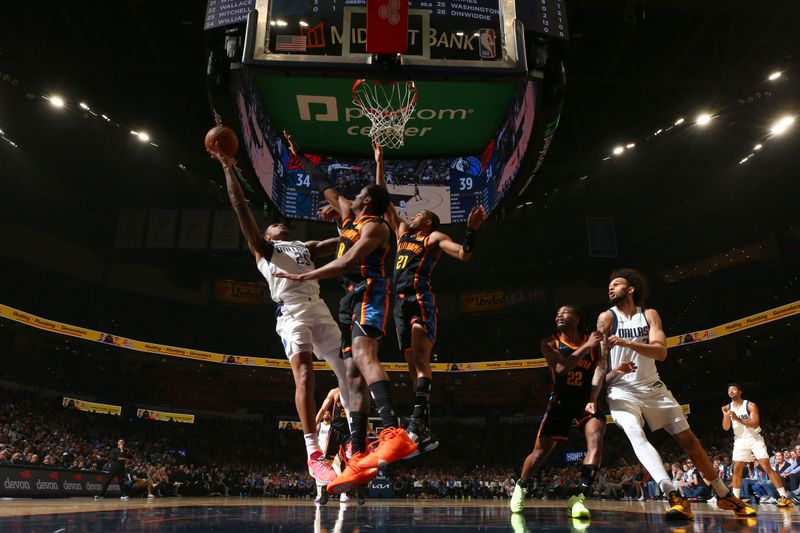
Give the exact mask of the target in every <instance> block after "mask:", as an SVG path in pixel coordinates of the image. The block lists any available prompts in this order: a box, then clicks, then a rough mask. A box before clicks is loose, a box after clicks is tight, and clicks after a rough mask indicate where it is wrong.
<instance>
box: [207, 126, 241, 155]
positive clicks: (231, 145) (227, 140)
mask: <svg viewBox="0 0 800 533" xmlns="http://www.w3.org/2000/svg"><path fill="white" fill-rule="evenodd" d="M215 142H216V143H217V147H218V148H219V151H220V152H222V153H223V154H225V155H226V156H228V157H233V156H234V154H236V150H238V149H239V139H238V138H237V137H236V134H235V133H234V132H233V130H232V129H230V128H226V127H225V126H214V127H213V128H211V129H210V130H208V133H206V141H205V143H206V150H208V151H209V152H211V151H212V150H213V149H214V143H215Z"/></svg>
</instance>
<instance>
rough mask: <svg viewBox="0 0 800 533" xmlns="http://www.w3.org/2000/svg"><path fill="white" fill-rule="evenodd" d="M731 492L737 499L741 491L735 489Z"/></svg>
mask: <svg viewBox="0 0 800 533" xmlns="http://www.w3.org/2000/svg"><path fill="white" fill-rule="evenodd" d="M732 491H733V495H734V496H736V497H737V498H738V497H739V495H740V494H741V493H742V489H737V488H735V487H734V488H733V489H732Z"/></svg>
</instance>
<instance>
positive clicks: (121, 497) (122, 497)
mask: <svg viewBox="0 0 800 533" xmlns="http://www.w3.org/2000/svg"><path fill="white" fill-rule="evenodd" d="M119 499H120V500H127V499H128V497H127V496H120V497H119Z"/></svg>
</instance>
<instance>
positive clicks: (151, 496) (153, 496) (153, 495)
mask: <svg viewBox="0 0 800 533" xmlns="http://www.w3.org/2000/svg"><path fill="white" fill-rule="evenodd" d="M147 497H148V498H155V497H156V495H155V494H148V495H147Z"/></svg>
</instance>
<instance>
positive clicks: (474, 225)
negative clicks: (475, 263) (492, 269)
mask: <svg viewBox="0 0 800 533" xmlns="http://www.w3.org/2000/svg"><path fill="white" fill-rule="evenodd" d="M487 217H488V215H487V214H486V210H485V209H484V208H483V206H480V207H473V208H472V211H470V213H469V216H468V217H467V234H466V235H465V236H464V243H463V244H458V243H456V242H454V241H453V239H451V238H450V237H449V236H448V235H445V234H444V233H442V232H441V231H434V232H433V234H432V235H431V236H432V238H433V239H432V240H433V241H434V243H436V244H438V246H439V248H440V249H441V250H442V251H443V252H444V253H446V254H447V255H449V256H450V257H454V258H456V259H458V260H459V261H469V260H470V258H471V257H472V250H473V247H474V246H475V237H476V236H477V234H478V230H479V229H480V227H481V226H482V225H483V223H484V222H486V218H487Z"/></svg>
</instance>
